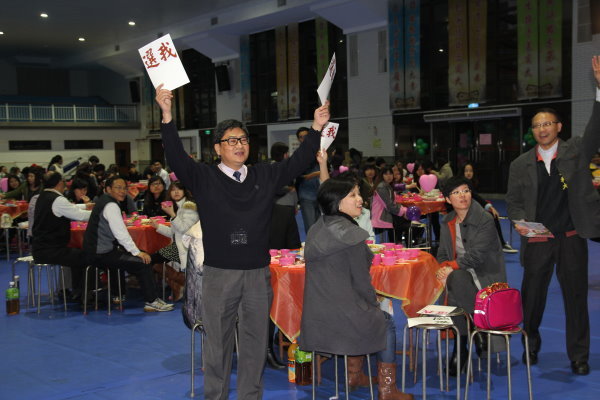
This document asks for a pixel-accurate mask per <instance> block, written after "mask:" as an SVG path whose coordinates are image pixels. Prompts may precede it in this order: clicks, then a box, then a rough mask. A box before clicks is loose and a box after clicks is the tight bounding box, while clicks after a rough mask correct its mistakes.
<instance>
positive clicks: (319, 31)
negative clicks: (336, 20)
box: [315, 18, 329, 82]
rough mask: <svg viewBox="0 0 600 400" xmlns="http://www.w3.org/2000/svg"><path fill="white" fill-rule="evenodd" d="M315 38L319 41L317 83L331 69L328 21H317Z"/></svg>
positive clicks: (320, 19)
mask: <svg viewBox="0 0 600 400" xmlns="http://www.w3.org/2000/svg"><path fill="white" fill-rule="evenodd" d="M315 36H316V39H317V82H318V80H319V79H321V77H322V76H324V75H325V72H326V71H327V68H328V67H329V33H328V26H327V20H325V19H323V18H316V19H315Z"/></svg>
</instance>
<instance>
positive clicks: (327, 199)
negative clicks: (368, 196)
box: [317, 177, 357, 215]
mask: <svg viewBox="0 0 600 400" xmlns="http://www.w3.org/2000/svg"><path fill="white" fill-rule="evenodd" d="M356 186H357V184H356V181H355V180H354V179H352V178H349V177H336V178H330V179H328V180H326V181H325V182H323V184H322V185H321V186H320V187H319V191H318V192H317V202H318V203H319V207H320V208H321V211H322V212H323V214H325V215H335V214H338V213H339V209H340V202H341V201H342V199H343V198H344V197H346V196H347V195H348V193H350V192H351V191H352V189H354V188H355V187H356Z"/></svg>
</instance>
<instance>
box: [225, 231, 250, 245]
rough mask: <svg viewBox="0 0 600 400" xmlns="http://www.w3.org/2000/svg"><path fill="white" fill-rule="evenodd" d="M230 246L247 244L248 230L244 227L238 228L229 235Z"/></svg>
mask: <svg viewBox="0 0 600 400" xmlns="http://www.w3.org/2000/svg"><path fill="white" fill-rule="evenodd" d="M229 240H230V243H231V245H232V246H244V245H247V244H248V232H246V230H245V229H244V228H239V229H237V230H236V231H235V232H233V233H231V234H230V235H229Z"/></svg>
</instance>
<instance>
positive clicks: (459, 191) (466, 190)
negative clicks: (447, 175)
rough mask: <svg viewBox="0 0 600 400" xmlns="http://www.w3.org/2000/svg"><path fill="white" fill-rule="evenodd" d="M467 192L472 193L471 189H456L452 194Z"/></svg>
mask: <svg viewBox="0 0 600 400" xmlns="http://www.w3.org/2000/svg"><path fill="white" fill-rule="evenodd" d="M467 193H471V189H463V190H455V191H454V192H450V195H455V196H458V195H459V194H467Z"/></svg>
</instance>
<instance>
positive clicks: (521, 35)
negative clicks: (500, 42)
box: [517, 0, 539, 100]
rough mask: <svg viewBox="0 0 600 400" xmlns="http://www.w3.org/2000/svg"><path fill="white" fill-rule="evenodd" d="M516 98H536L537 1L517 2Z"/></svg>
mask: <svg viewBox="0 0 600 400" xmlns="http://www.w3.org/2000/svg"><path fill="white" fill-rule="evenodd" d="M517 34H518V39H517V41H518V56H517V80H518V85H517V86H518V88H517V90H518V92H517V98H518V99H519V100H525V99H530V98H535V97H538V86H539V74H538V65H539V64H538V0H518V1H517Z"/></svg>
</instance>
